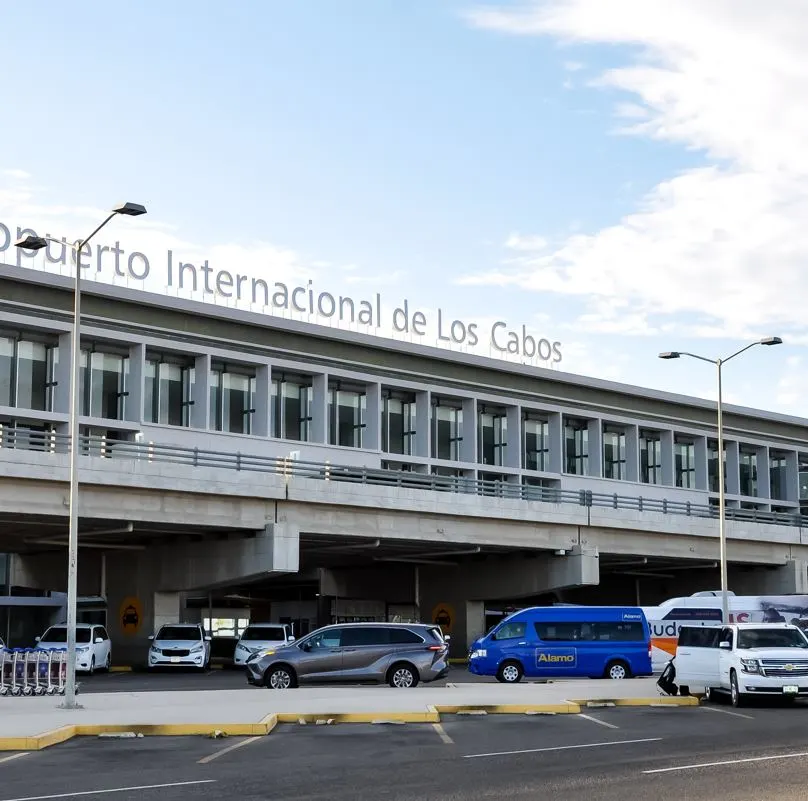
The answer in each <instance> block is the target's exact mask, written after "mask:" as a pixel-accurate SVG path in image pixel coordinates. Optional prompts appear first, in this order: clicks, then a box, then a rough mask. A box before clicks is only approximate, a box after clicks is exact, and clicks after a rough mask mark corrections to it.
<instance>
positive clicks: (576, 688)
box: [0, 679, 696, 750]
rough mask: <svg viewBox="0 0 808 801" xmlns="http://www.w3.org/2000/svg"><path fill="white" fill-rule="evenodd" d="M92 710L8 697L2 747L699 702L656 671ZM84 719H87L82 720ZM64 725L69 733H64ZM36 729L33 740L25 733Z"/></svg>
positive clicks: (88, 699) (234, 693)
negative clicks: (652, 674) (650, 675)
mask: <svg viewBox="0 0 808 801" xmlns="http://www.w3.org/2000/svg"><path fill="white" fill-rule="evenodd" d="M78 699H79V703H80V704H81V706H82V707H83V708H82V709H75V710H66V709H59V704H60V703H61V699H59V698H52V697H39V698H1V699H0V750H21V749H24V750H29V749H35V748H43V747H47V745H51V744H53V743H55V742H62V741H64V740H66V739H69V738H70V737H73V736H76V735H81V734H99V733H102V732H105V731H107V732H109V731H135V730H138V731H143V732H144V733H148V734H176V735H179V734H210V733H211V732H213V731H214V730H220V731H223V732H225V733H227V734H231V735H250V734H266V733H268V732H269V731H271V730H272V728H273V727H274V726H275V725H276V724H277V723H279V722H281V723H284V722H298V721H299V720H300V719H301V718H302V719H305V720H307V721H311V722H315V721H316V720H319V719H322V720H329V719H330V720H333V721H338V722H372V721H374V720H379V721H390V720H398V721H401V722H437V721H438V720H439V719H440V718H439V715H440V714H441V713H443V714H452V713H456V712H458V711H462V710H464V709H465V710H468V709H477V710H480V709H485V710H486V711H487V712H490V713H502V712H513V713H525V712H528V711H534V712H542V711H543V712H555V713H558V714H565V713H566V714H570V713H576V712H580V711H581V706H582V705H583V706H584V707H585V706H586V704H587V702H614V703H617V704H618V705H622V704H631V705H638V704H639V705H650V704H661V703H668V704H671V703H672V704H675V705H690V704H695V703H696V701H695V699H689V698H668V697H662V696H660V695H659V692H658V689H657V687H656V682H655V680H654V679H634V680H630V681H610V680H598V681H559V682H555V683H552V684H517V685H501V684H462V683H455V684H451V685H449V686H443V687H429V686H426V687H418V688H415V689H411V690H394V689H392V688H390V687H385V686H381V687H314V688H303V689H296V690H286V691H272V690H265V689H255V690H254V691H244V690H206V691H199V692H194V691H184V692H146V693H98V694H89V695H81V694H79V696H78ZM76 727H78V728H76ZM60 731H61V733H59V732H60ZM26 738H30V740H29V742H27V743H23V742H22V740H25V739H26Z"/></svg>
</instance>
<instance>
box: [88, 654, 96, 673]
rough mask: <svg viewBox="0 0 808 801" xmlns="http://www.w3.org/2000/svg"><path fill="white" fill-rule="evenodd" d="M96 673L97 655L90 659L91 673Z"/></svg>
mask: <svg viewBox="0 0 808 801" xmlns="http://www.w3.org/2000/svg"><path fill="white" fill-rule="evenodd" d="M93 673H95V657H93V658H92V659H91V660H90V670H89V674H90V675H91V676H92V675H93Z"/></svg>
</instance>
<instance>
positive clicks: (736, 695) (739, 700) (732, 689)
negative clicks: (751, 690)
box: [729, 670, 744, 707]
mask: <svg viewBox="0 0 808 801" xmlns="http://www.w3.org/2000/svg"><path fill="white" fill-rule="evenodd" d="M729 697H730V700H731V701H732V705H733V706H734V707H739V706H743V704H744V697H743V693H742V692H741V688H740V687H739V686H738V674H737V673H735V671H734V670H733V671H732V673H730V676H729Z"/></svg>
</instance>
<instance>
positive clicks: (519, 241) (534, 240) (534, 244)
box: [505, 233, 548, 251]
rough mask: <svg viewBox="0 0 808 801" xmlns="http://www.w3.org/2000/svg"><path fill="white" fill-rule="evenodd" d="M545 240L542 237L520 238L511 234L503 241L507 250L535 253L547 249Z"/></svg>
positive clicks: (519, 235) (515, 234)
mask: <svg viewBox="0 0 808 801" xmlns="http://www.w3.org/2000/svg"><path fill="white" fill-rule="evenodd" d="M547 244H548V242H547V240H546V239H545V238H544V237H543V236H522V234H518V233H513V234H511V235H510V236H509V237H508V238H507V240H506V241H505V247H506V248H508V250H522V251H537V250H544V249H545V248H546V247H547Z"/></svg>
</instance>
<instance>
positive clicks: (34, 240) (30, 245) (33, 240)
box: [14, 234, 48, 250]
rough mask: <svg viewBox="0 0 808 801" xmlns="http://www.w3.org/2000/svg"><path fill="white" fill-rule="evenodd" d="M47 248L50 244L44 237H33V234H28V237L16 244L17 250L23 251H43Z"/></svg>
mask: <svg viewBox="0 0 808 801" xmlns="http://www.w3.org/2000/svg"><path fill="white" fill-rule="evenodd" d="M47 246H48V242H47V240H46V239H45V238H44V237H41V236H33V234H28V236H24V237H23V238H22V239H18V240H17V241H16V242H15V243H14V247H15V248H22V249H23V250H42V248H46V247H47Z"/></svg>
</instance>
